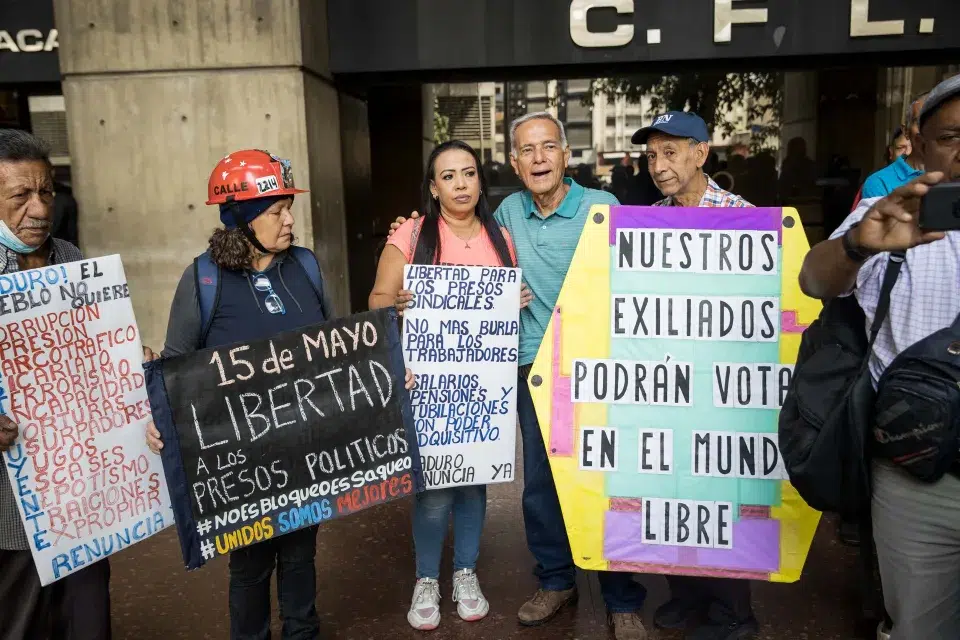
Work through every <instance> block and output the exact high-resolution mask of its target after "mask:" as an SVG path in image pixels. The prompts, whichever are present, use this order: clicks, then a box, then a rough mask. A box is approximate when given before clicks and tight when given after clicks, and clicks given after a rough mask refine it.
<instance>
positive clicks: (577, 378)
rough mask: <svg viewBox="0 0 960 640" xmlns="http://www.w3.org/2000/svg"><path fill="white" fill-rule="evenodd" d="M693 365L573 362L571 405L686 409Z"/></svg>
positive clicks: (670, 362) (619, 361) (633, 361)
mask: <svg viewBox="0 0 960 640" xmlns="http://www.w3.org/2000/svg"><path fill="white" fill-rule="evenodd" d="M692 384H693V364H692V363H690V362H679V361H672V360H671V359H670V356H669V355H668V356H666V358H665V359H664V361H663V362H644V361H638V360H587V359H584V360H579V359H576V360H574V361H573V384H571V385H570V400H571V401H572V402H602V403H606V404H647V405H663V406H682V407H689V406H691V404H692V401H691V395H690V393H691V390H690V387H691V385H692Z"/></svg>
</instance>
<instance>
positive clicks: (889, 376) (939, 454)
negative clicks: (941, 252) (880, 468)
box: [871, 316, 960, 482]
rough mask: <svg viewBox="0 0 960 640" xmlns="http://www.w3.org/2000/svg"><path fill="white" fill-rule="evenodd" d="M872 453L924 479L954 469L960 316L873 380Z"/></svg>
mask: <svg viewBox="0 0 960 640" xmlns="http://www.w3.org/2000/svg"><path fill="white" fill-rule="evenodd" d="M875 416H876V419H875V424H874V427H873V442H872V443H871V444H872V447H873V451H872V452H873V455H875V456H876V457H878V458H882V459H885V460H890V461H891V462H893V463H894V464H896V465H898V466H900V467H901V468H902V469H904V470H905V471H907V472H908V473H910V474H911V475H913V476H914V477H915V478H917V479H918V480H921V481H923V482H937V481H938V480H940V478H942V477H943V475H944V474H945V473H947V472H948V471H954V472H956V471H957V467H956V464H957V454H958V448H960V447H958V422H960V316H958V317H957V318H956V319H955V320H954V321H953V324H951V325H950V326H949V327H946V328H945V329H941V330H940V331H937V332H936V333H934V334H931V335H929V336H927V337H926V338H924V339H923V340H920V341H918V342H916V343H915V344H913V345H911V346H910V347H909V348H907V349H905V350H904V351H902V352H901V353H900V355H898V356H897V357H896V358H894V360H893V362H891V363H890V366H888V367H887V369H886V370H885V371H884V372H883V375H882V376H880V381H879V382H878V383H877V404H876V408H875Z"/></svg>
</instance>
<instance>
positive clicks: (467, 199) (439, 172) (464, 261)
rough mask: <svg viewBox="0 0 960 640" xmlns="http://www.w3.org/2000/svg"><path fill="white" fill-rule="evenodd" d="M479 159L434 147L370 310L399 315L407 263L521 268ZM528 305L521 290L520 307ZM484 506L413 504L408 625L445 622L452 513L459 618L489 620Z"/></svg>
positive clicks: (434, 495) (429, 499) (468, 499)
mask: <svg viewBox="0 0 960 640" xmlns="http://www.w3.org/2000/svg"><path fill="white" fill-rule="evenodd" d="M479 166H480V157H479V155H477V152H476V151H475V150H474V149H473V148H472V147H471V146H470V145H468V144H466V143H465V142H461V141H459V140H452V141H450V142H444V143H443V144H441V145H439V146H437V147H436V148H435V149H434V150H433V152H431V154H430V158H429V159H428V160H427V169H426V172H425V173H424V176H423V185H422V187H421V196H422V205H421V209H420V210H421V211H425V212H426V215H425V216H424V217H421V218H417V219H415V220H407V221H406V222H405V223H404V224H403V225H401V226H400V227H399V228H398V229H397V231H396V233H394V234H393V235H392V236H390V239H389V240H388V242H387V246H386V247H385V248H384V251H383V255H382V256H381V258H380V264H379V266H378V268H377V280H376V283H375V284H374V286H373V291H371V292H370V301H369V302H370V308H371V309H379V308H381V307H388V306H392V305H396V307H397V311H398V312H399V313H400V314H401V315H402V314H403V311H404V310H405V309H406V307H407V305H408V304H409V303H410V301H411V300H412V299H413V294H412V292H410V291H407V290H404V289H403V267H404V265H407V264H456V265H472V266H489V267H513V266H516V256H515V254H514V249H513V241H512V240H511V239H510V234H509V233H508V232H507V230H506V229H503V228H501V227H500V225H499V224H497V222H496V221H495V220H494V219H493V214H492V213H491V212H490V209H489V206H488V205H487V199H486V195H485V194H484V191H485V190H486V188H487V182H486V178H485V176H484V174H483V173H481V172H480V170H479ZM528 302H529V290H528V289H526V288H524V293H523V294H522V297H521V303H520V306H521V308H523V307H525V306H526V305H527V303H528ZM486 507H487V487H486V485H482V484H481V485H469V486H458V487H448V488H443V489H430V490H427V491H424V492H423V493H419V494H417V496H416V498H414V507H413V543H414V550H415V552H416V556H417V583H416V585H415V586H414V590H413V599H412V600H411V602H410V610H409V611H408V612H407V622H409V623H410V626H412V627H413V628H414V629H418V630H421V631H428V630H432V629H436V628H437V626H438V625H439V624H440V584H439V578H440V557H441V555H442V554H443V544H444V540H445V538H446V534H447V527H448V526H449V521H450V515H451V513H452V515H453V535H454V538H453V542H454V547H453V549H454V554H453V569H454V573H453V594H452V600H453V602H456V603H457V614H458V615H459V616H460V618H461V619H463V620H466V621H467V622H474V621H476V620H480V619H482V618H483V617H485V616H486V615H487V613H488V612H489V610H490V605H489V603H488V602H487V599H486V598H485V597H484V596H483V592H482V591H481V590H480V582H479V580H478V579H477V572H476V569H477V557H478V556H479V555H480V537H481V534H482V532H483V520H484V516H485V514H486Z"/></svg>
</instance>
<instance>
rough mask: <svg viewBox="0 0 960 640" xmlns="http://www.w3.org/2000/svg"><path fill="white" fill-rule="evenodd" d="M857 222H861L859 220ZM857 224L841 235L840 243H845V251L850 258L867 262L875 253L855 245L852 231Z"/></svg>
mask: <svg viewBox="0 0 960 640" xmlns="http://www.w3.org/2000/svg"><path fill="white" fill-rule="evenodd" d="M857 224H860V223H859V222H858V223H857ZM857 224H855V225H853V226H852V227H850V228H849V229H847V232H846V233H844V234H843V235H842V236H841V237H840V243H841V244H842V245H843V251H844V253H846V254H847V257H848V258H850V259H851V260H853V261H854V262H866V261H867V260H869V259H870V258H872V257H873V254H872V253H865V252H864V251H863V249H861V248H860V247H858V246H855V245H854V244H853V241H852V240H851V239H850V232H852V231H853V230H854V229H856V228H857Z"/></svg>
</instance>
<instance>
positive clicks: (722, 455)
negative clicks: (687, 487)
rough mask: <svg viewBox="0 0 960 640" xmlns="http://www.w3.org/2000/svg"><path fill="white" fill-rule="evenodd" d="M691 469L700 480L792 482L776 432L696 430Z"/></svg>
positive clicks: (691, 453) (691, 447)
mask: <svg viewBox="0 0 960 640" xmlns="http://www.w3.org/2000/svg"><path fill="white" fill-rule="evenodd" d="M690 469H691V474H692V475H694V476H700V477H712V478H753V479H757V480H789V476H787V472H786V469H784V467H783V460H782V459H781V457H780V448H779V447H778V446H777V434H776V433H739V432H733V431H694V432H693V438H692V440H691V445H690Z"/></svg>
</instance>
